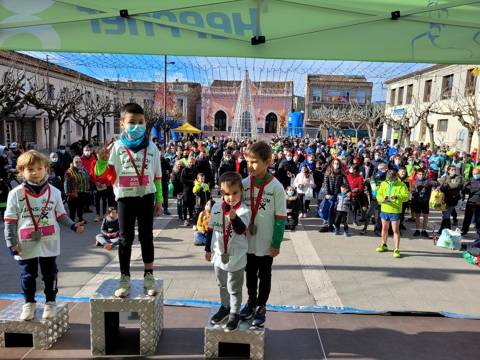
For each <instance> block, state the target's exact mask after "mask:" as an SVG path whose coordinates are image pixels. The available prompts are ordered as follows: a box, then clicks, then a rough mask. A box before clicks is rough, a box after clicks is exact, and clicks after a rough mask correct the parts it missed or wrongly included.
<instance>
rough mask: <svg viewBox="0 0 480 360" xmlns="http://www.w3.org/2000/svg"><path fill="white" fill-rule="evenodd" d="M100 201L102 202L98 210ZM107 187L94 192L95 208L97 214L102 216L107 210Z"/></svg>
mask: <svg viewBox="0 0 480 360" xmlns="http://www.w3.org/2000/svg"><path fill="white" fill-rule="evenodd" d="M100 203H102V209H101V210H102V212H100ZM107 205H108V189H105V190H100V191H96V192H95V210H96V211H97V215H98V216H104V215H105V213H106V212H107Z"/></svg>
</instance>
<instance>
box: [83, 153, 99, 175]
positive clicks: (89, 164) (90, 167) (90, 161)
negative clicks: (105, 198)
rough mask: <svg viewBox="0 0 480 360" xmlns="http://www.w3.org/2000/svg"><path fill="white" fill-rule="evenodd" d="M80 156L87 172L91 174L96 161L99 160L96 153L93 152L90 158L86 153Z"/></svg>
mask: <svg viewBox="0 0 480 360" xmlns="http://www.w3.org/2000/svg"><path fill="white" fill-rule="evenodd" d="M80 158H81V159H82V164H83V168H84V169H85V170H87V172H88V173H89V174H90V176H91V174H92V172H93V169H94V168H95V163H96V162H97V159H96V158H95V155H93V154H92V155H90V158H88V159H87V157H86V156H85V155H84V154H82V156H81V157H80Z"/></svg>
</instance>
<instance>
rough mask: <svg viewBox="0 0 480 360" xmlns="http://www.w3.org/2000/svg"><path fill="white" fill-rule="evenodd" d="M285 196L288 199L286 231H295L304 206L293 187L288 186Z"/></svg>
mask: <svg viewBox="0 0 480 360" xmlns="http://www.w3.org/2000/svg"><path fill="white" fill-rule="evenodd" d="M285 194H286V198H287V223H286V225H285V229H286V230H292V231H294V230H295V228H296V226H297V225H298V216H299V214H300V209H301V206H302V205H301V201H300V198H299V197H298V193H297V191H296V190H295V188H294V187H293V186H288V187H287V190H286V191H285Z"/></svg>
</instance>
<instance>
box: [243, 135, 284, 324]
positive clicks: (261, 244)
mask: <svg viewBox="0 0 480 360" xmlns="http://www.w3.org/2000/svg"><path fill="white" fill-rule="evenodd" d="M246 160H247V166H248V173H249V175H250V176H249V177H248V178H246V179H244V180H243V187H244V191H243V199H244V201H245V202H246V204H247V205H248V206H249V207H250V210H251V212H252V216H251V219H250V224H249V225H248V235H247V238H248V253H247V266H246V268H245V271H246V278H247V289H248V301H247V304H246V305H245V306H244V307H243V309H242V311H241V312H240V317H241V318H242V319H243V320H250V319H252V318H253V320H252V322H251V325H252V326H253V327H263V325H264V324H265V320H266V308H265V307H266V304H267V301H268V297H269V296H270V289H271V282H272V264H273V258H274V257H276V256H277V255H278V254H279V253H280V245H281V243H282V240H283V235H284V232H285V222H286V219H287V201H286V198H285V191H284V189H283V185H282V184H281V183H280V181H278V180H277V179H276V178H275V177H274V176H273V175H272V174H270V173H269V172H268V167H269V166H270V164H271V162H272V148H271V146H270V145H268V144H267V143H266V142H264V141H259V142H256V143H254V144H253V145H252V146H251V147H250V148H249V149H247V153H246ZM257 289H258V291H257Z"/></svg>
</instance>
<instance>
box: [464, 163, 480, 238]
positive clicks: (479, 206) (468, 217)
mask: <svg viewBox="0 0 480 360" xmlns="http://www.w3.org/2000/svg"><path fill="white" fill-rule="evenodd" d="M472 175H473V179H472V180H470V181H468V182H467V183H466V184H465V189H464V193H465V195H468V200H467V204H466V206H465V217H464V219H463V224H462V235H465V234H467V233H468V228H469V227H470V223H471V222H472V217H473V216H475V228H476V230H477V234H478V235H479V236H480V169H478V168H477V167H475V168H474V169H473V171H472Z"/></svg>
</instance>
